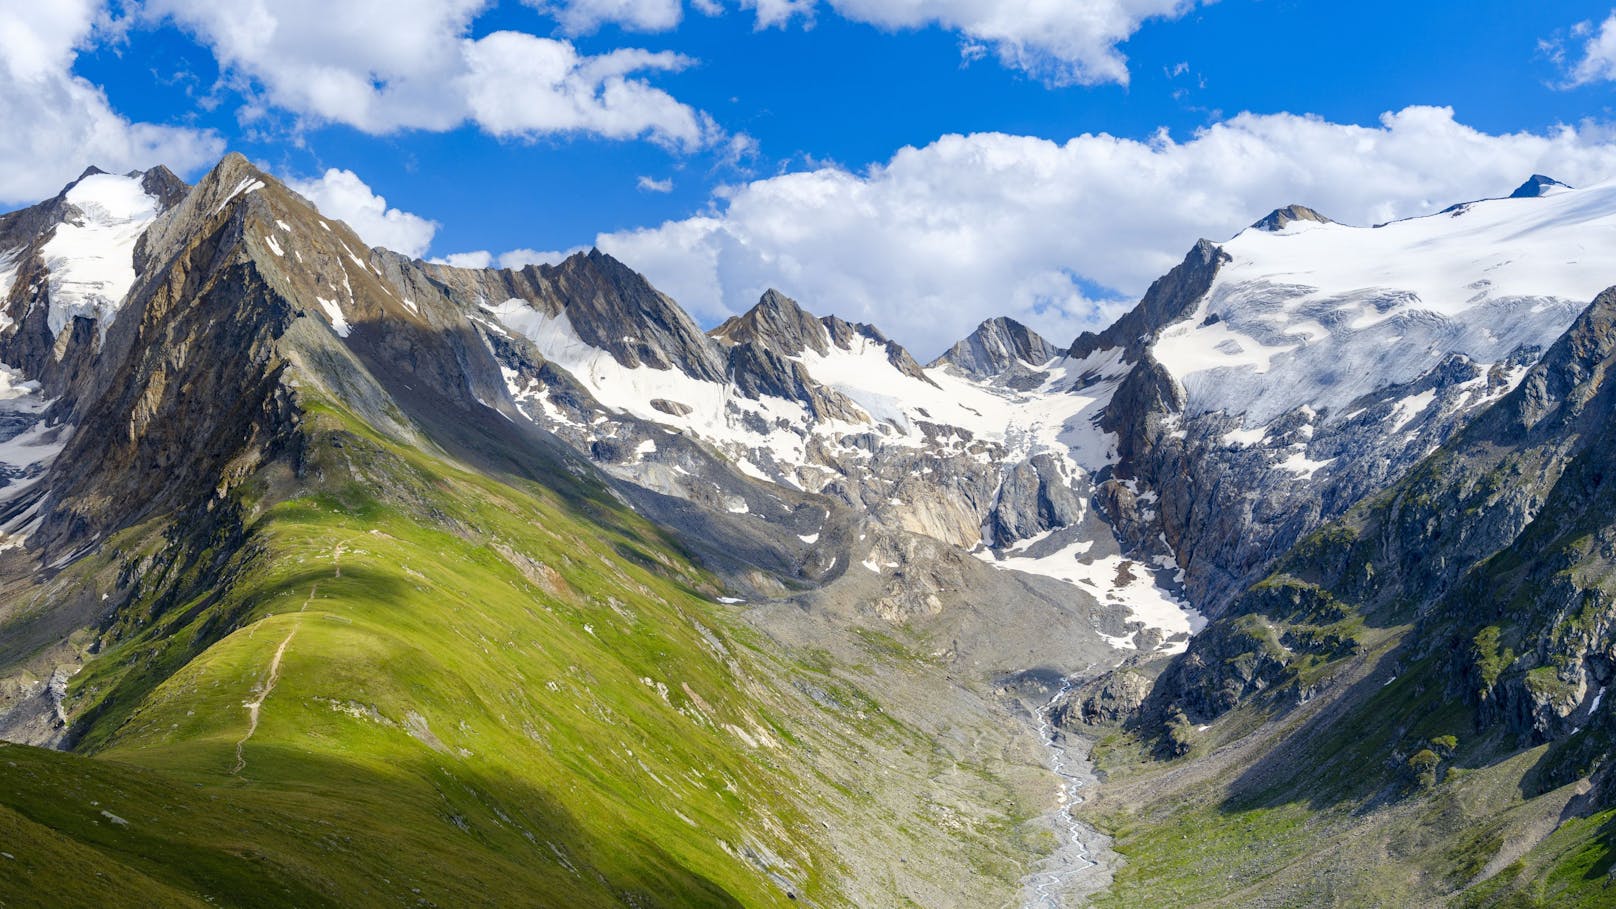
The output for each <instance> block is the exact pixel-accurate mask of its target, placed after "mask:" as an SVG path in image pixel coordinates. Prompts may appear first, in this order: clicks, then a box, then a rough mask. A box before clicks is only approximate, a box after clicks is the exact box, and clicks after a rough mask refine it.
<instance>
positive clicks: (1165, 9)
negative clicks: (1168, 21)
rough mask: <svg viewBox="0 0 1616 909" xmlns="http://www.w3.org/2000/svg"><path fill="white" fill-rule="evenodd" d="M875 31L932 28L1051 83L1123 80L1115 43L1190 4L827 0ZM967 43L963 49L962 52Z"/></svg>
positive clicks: (1174, 0) (1124, 65)
mask: <svg viewBox="0 0 1616 909" xmlns="http://www.w3.org/2000/svg"><path fill="white" fill-rule="evenodd" d="M827 2H828V3H829V4H830V6H831V7H832V8H834V9H835V10H836V12H837V13H839V14H840V15H842V16H845V17H846V18H849V19H854V20H857V21H859V22H868V23H871V24H873V25H878V26H880V27H882V28H891V29H898V28H925V27H927V26H940V27H942V28H946V29H951V30H954V31H958V32H959V33H960V34H961V35H963V36H964V37H965V38H966V39H967V40H968V42H977V43H980V44H982V45H986V46H987V47H989V48H991V49H992V50H993V52H994V53H995V54H996V55H997V56H998V57H999V59H1000V61H1002V62H1003V63H1004V64H1005V65H1006V66H1010V67H1013V68H1016V69H1021V70H1025V71H1027V72H1029V73H1031V74H1033V75H1035V76H1038V77H1040V78H1044V79H1047V80H1049V81H1050V82H1053V83H1056V84H1069V83H1080V84H1085V85H1095V84H1100V83H1105V82H1116V83H1119V84H1123V85H1126V84H1127V82H1128V61H1127V58H1126V57H1124V56H1123V55H1122V52H1121V51H1119V50H1117V45H1118V44H1121V43H1122V42H1124V41H1126V40H1128V38H1130V37H1132V35H1133V33H1134V32H1136V31H1138V30H1139V26H1140V25H1141V24H1142V23H1144V22H1145V21H1146V20H1148V19H1155V18H1176V17H1178V16H1181V15H1183V14H1184V13H1185V12H1187V11H1188V10H1189V9H1190V8H1191V7H1193V6H1194V5H1195V3H1194V0H1026V2H1022V3H1005V2H1003V0H827ZM970 46H971V45H970V44H967V49H968V50H969V48H970Z"/></svg>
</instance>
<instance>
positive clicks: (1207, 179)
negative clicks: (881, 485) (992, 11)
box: [597, 107, 1616, 356]
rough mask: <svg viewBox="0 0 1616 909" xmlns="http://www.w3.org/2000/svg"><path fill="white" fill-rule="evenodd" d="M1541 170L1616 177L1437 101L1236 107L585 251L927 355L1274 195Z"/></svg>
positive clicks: (816, 193) (957, 154)
mask: <svg viewBox="0 0 1616 909" xmlns="http://www.w3.org/2000/svg"><path fill="white" fill-rule="evenodd" d="M1534 172H1540V173H1546V174H1549V175H1551V176H1555V177H1557V178H1559V179H1562V180H1565V181H1567V182H1569V183H1572V184H1573V185H1584V184H1587V183H1591V182H1596V181H1599V180H1602V179H1605V178H1607V177H1611V176H1616V145H1612V144H1610V143H1609V142H1608V136H1607V135H1606V134H1605V133H1603V132H1602V131H1600V130H1598V129H1596V128H1592V127H1588V128H1583V129H1573V128H1570V127H1562V128H1559V129H1556V130H1553V131H1551V132H1549V133H1547V134H1532V133H1513V134H1506V135H1491V134H1487V133H1482V132H1479V131H1477V130H1474V129H1471V128H1470V127H1467V126H1465V125H1463V124H1460V123H1457V122H1455V120H1454V118H1453V112H1452V111H1451V110H1450V109H1447V108H1433V107H1410V108H1407V109H1404V110H1402V111H1399V112H1397V113H1392V114H1387V115H1385V116H1384V117H1383V118H1382V120H1381V122H1380V123H1379V124H1378V125H1375V126H1355V125H1346V124H1338V123H1331V122H1328V121H1325V120H1322V119H1319V118H1316V117H1305V116H1296V115H1291V114H1274V115H1255V114H1242V115H1240V116H1237V117H1234V118H1232V119H1230V120H1227V121H1224V122H1221V123H1218V124H1216V125H1214V126H1212V127H1209V128H1207V129H1204V130H1201V131H1200V132H1198V133H1197V134H1196V135H1194V136H1193V137H1192V138H1190V139H1188V140H1187V141H1183V142H1176V141H1174V140H1172V139H1170V138H1168V137H1167V136H1166V135H1165V134H1163V135H1159V136H1157V137H1155V138H1153V139H1151V140H1150V141H1145V142H1140V141H1134V140H1128V139H1119V138H1115V137H1112V136H1108V135H1103V134H1101V135H1083V136H1079V137H1077V138H1075V139H1072V140H1071V141H1069V142H1066V143H1064V144H1059V143H1055V142H1051V141H1048V140H1044V139H1038V138H1029V137H1023V136H1010V135H1003V134H991V133H990V134H978V135H970V136H945V137H943V138H941V139H939V140H937V141H936V142H934V143H932V144H930V145H928V146H925V147H924V148H905V149H903V150H901V151H899V152H898V153H897V154H896V155H895V156H894V157H893V158H892V159H891V160H890V161H889V162H887V163H886V164H885V165H882V166H879V167H876V168H872V169H871V170H870V171H869V172H867V173H862V174H854V173H849V172H847V171H845V170H839V169H835V168H822V169H819V170H814V171H809V172H801V173H791V174H786V175H783V176H778V177H773V178H770V179H764V180H758V181H756V182H753V183H750V184H747V185H744V186H739V187H734V188H731V189H729V190H726V191H724V192H723V193H722V194H721V196H720V198H718V199H716V200H715V213H709V214H703V215H701V216H698V217H692V218H689V219H686V220H682V221H673V222H669V223H666V224H663V225H661V226H660V227H653V228H647V229H643V230H637V231H624V232H619V233H613V234H604V235H602V236H601V237H599V238H598V241H597V242H598V245H599V246H600V247H601V248H602V249H603V250H605V251H607V252H609V253H611V254H613V255H615V256H617V257H619V258H621V259H622V260H624V261H625V262H627V263H628V264H629V265H631V266H633V267H635V268H638V269H640V270H641V271H643V272H645V273H646V274H647V275H648V276H649V277H650V278H651V280H652V281H653V282H654V283H655V284H656V285H657V286H658V287H660V288H661V289H662V290H664V291H666V292H668V293H669V294H671V295H672V296H673V297H674V298H675V299H677V300H679V301H680V302H681V303H682V304H684V305H685V306H686V307H687V308H689V309H690V310H691V311H692V312H693V313H694V314H696V315H697V316H698V318H700V319H703V320H704V321H707V322H709V323H711V322H713V321H716V320H717V319H719V318H722V317H723V316H724V315H727V314H730V313H733V312H739V311H743V310H744V309H746V308H747V307H749V306H750V305H751V304H752V303H753V302H755V301H756V299H757V297H758V296H759V295H760V294H761V293H762V291H763V290H764V289H766V288H768V287H770V286H775V287H779V288H780V289H781V290H783V291H785V292H786V293H789V294H791V295H793V296H795V297H796V298H797V299H799V300H801V301H802V302H803V304H804V305H805V306H807V307H808V308H809V309H811V310H813V311H816V312H819V313H836V314H838V315H841V316H844V317H847V318H853V319H859V320H863V321H870V322H873V323H875V324H877V325H880V326H881V327H882V328H883V329H884V330H886V331H888V332H889V333H891V334H892V335H894V336H895V337H897V338H898V339H899V340H901V341H902V342H904V343H905V344H908V345H911V346H913V347H914V348H915V351H916V353H917V355H924V356H929V355H932V354H935V353H937V352H939V351H941V350H942V349H944V348H945V347H946V346H947V345H948V344H950V343H952V342H953V341H954V340H957V339H958V338H960V337H962V336H963V335H965V334H966V333H967V332H969V331H970V330H971V329H972V328H973V327H974V326H975V325H976V323H977V322H979V321H981V320H982V319H984V318H987V317H989V316H993V315H1001V314H1004V315H1011V316H1014V317H1016V318H1018V319H1020V320H1022V321H1024V322H1026V323H1028V324H1029V325H1032V326H1034V327H1035V328H1037V329H1039V330H1040V331H1042V332H1045V333H1047V334H1048V335H1049V336H1050V337H1051V338H1052V339H1053V340H1054V341H1056V342H1057V343H1064V342H1066V341H1069V340H1070V339H1071V338H1072V337H1073V336H1075V335H1076V334H1077V332H1078V331H1080V330H1082V329H1084V328H1094V327H1098V326H1101V325H1103V324H1104V323H1105V322H1107V321H1108V320H1109V318H1110V317H1111V316H1112V315H1114V314H1115V313H1116V311H1117V310H1118V308H1119V307H1120V306H1121V305H1123V302H1124V301H1132V300H1134V299H1137V297H1138V295H1139V294H1141V293H1142V292H1143V291H1144V289H1145V287H1146V286H1148V284H1149V283H1150V281H1152V280H1153V279H1155V278H1156V277H1158V276H1160V275H1161V274H1162V273H1163V272H1165V271H1166V270H1167V269H1168V268H1170V267H1172V266H1173V265H1174V264H1176V263H1177V262H1178V261H1179V260H1180V259H1181V258H1182V257H1183V255H1184V253H1185V252H1187V251H1188V249H1189V247H1190V246H1191V245H1192V244H1193V243H1194V242H1195V240H1196V239H1198V238H1200V237H1203V236H1204V237H1208V238H1211V239H1214V240H1216V239H1223V238H1227V237H1228V236H1230V235H1232V234H1234V233H1235V232H1237V231H1238V230H1239V229H1241V228H1243V227H1244V226H1245V225H1247V224H1249V223H1250V222H1252V221H1255V220H1256V219H1257V218H1259V217H1261V216H1262V215H1264V214H1266V213H1267V212H1268V211H1270V210H1272V209H1273V208H1275V207H1277V206H1280V205H1284V204H1287V203H1291V202H1300V203H1304V204H1308V205H1311V206H1313V207H1315V208H1317V209H1319V210H1320V211H1322V212H1323V213H1325V214H1326V215H1329V216H1331V217H1333V218H1336V219H1337V220H1341V221H1346V222H1350V223H1358V224H1372V223H1378V222H1381V221H1386V220H1389V219H1392V218H1397V217H1405V216H1409V215H1417V214H1424V213H1427V212H1430V211H1434V210H1436V209H1438V208H1441V207H1443V206H1446V205H1448V204H1450V203H1452V202H1457V201H1463V200H1467V199H1475V198H1480V197H1484V196H1489V195H1501V194H1504V193H1507V192H1509V191H1510V190H1512V189H1514V187H1515V186H1516V185H1517V184H1519V183H1520V182H1521V181H1522V180H1524V179H1525V178H1526V177H1527V176H1528V175H1530V174H1532V173H1534ZM1096 287H1099V288H1112V289H1114V291H1115V293H1114V294H1112V293H1105V292H1104V291H1100V290H1096ZM1096 298H1099V299H1096Z"/></svg>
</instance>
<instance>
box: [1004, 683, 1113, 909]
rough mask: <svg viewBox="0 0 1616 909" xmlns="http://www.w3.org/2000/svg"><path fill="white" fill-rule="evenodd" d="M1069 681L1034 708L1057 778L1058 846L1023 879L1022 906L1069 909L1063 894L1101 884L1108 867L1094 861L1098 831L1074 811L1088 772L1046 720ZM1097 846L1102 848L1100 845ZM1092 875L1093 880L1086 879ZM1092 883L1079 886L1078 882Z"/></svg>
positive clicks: (1055, 817)
mask: <svg viewBox="0 0 1616 909" xmlns="http://www.w3.org/2000/svg"><path fill="white" fill-rule="evenodd" d="M1072 684H1073V682H1072V680H1071V679H1064V680H1062V682H1061V686H1060V690H1058V691H1056V692H1055V694H1054V695H1053V696H1052V697H1050V699H1049V700H1048V702H1046V703H1045V704H1044V705H1043V706H1042V707H1041V708H1040V709H1039V710H1038V711H1037V720H1038V738H1039V740H1040V741H1042V742H1043V743H1044V746H1045V747H1046V748H1047V749H1048V751H1049V767H1050V769H1051V770H1053V771H1054V772H1055V776H1056V777H1057V778H1058V779H1059V780H1060V789H1059V791H1058V793H1057V798H1056V804H1055V810H1054V811H1053V812H1052V813H1051V814H1050V817H1051V819H1052V820H1053V822H1054V826H1055V836H1056V841H1057V845H1056V847H1055V851H1054V852H1052V853H1050V854H1049V856H1048V857H1046V858H1045V859H1044V860H1043V861H1042V862H1039V864H1038V870H1036V871H1034V872H1033V873H1032V874H1029V875H1027V877H1026V878H1025V879H1023V881H1022V889H1023V893H1024V896H1023V899H1022V905H1023V907H1024V909H1067V903H1066V897H1067V896H1068V895H1070V894H1072V893H1073V892H1074V891H1078V890H1082V891H1083V892H1084V893H1089V892H1093V891H1095V890H1098V889H1100V888H1101V887H1103V886H1104V881H1102V880H1099V879H1098V878H1099V877H1100V876H1102V875H1104V876H1105V877H1109V875H1105V874H1104V873H1105V872H1106V871H1107V870H1108V869H1106V868H1103V867H1102V866H1101V862H1100V861H1099V860H1097V859H1096V856H1095V854H1094V846H1095V845H1096V844H1101V843H1103V837H1102V836H1101V834H1100V833H1099V832H1098V831H1096V830H1094V829H1093V828H1092V827H1089V826H1088V825H1087V824H1084V823H1083V822H1082V821H1079V820H1078V819H1077V817H1076V816H1075V815H1074V814H1073V809H1075V808H1076V807H1077V806H1078V805H1080V804H1082V802H1083V796H1082V794H1081V790H1082V788H1083V787H1084V786H1085V785H1086V784H1087V783H1088V782H1089V780H1090V779H1092V776H1091V775H1089V774H1087V773H1085V772H1082V771H1085V770H1086V763H1085V760H1084V758H1083V757H1082V756H1073V755H1072V754H1071V753H1070V752H1069V751H1068V750H1067V747H1066V745H1065V738H1066V737H1065V735H1064V734H1063V733H1062V732H1061V731H1060V730H1059V729H1057V728H1055V725H1054V724H1053V723H1051V722H1050V719H1049V712H1050V709H1051V708H1052V707H1054V706H1055V704H1056V702H1058V701H1059V700H1060V699H1061V697H1063V696H1064V695H1066V694H1067V693H1068V692H1070V691H1071V690H1072ZM1100 848H1101V849H1102V850H1103V849H1104V846H1103V845H1101V846H1100ZM1087 878H1095V879H1094V880H1092V881H1089V880H1085V879H1087ZM1085 883H1086V884H1089V885H1090V886H1086V887H1079V885H1080V884H1085Z"/></svg>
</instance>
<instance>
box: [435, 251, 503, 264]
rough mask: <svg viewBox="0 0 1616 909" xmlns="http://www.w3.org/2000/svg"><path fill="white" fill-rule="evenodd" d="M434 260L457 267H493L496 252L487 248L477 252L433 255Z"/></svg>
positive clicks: (437, 262)
mask: <svg viewBox="0 0 1616 909" xmlns="http://www.w3.org/2000/svg"><path fill="white" fill-rule="evenodd" d="M432 261H433V262H434V263H436V264H438V265H450V266H453V267H455V268H493V267H494V254H493V253H491V252H489V251H488V250H486V249H479V250H476V251H475V252H461V253H450V254H448V255H447V256H433V257H432Z"/></svg>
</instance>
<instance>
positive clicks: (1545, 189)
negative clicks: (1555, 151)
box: [1509, 174, 1571, 199]
mask: <svg viewBox="0 0 1616 909" xmlns="http://www.w3.org/2000/svg"><path fill="white" fill-rule="evenodd" d="M1570 188H1571V187H1570V186H1568V185H1567V184H1565V183H1561V182H1560V181H1559V180H1556V179H1554V178H1553V177H1545V176H1543V175H1542V174H1533V175H1532V176H1531V177H1529V178H1527V180H1526V182H1525V183H1522V184H1521V185H1520V186H1518V187H1516V188H1515V191H1514V192H1512V193H1510V194H1509V197H1510V198H1511V199H1536V198H1538V197H1540V196H1546V195H1549V194H1550V193H1553V192H1557V191H1560V190H1566V189H1570Z"/></svg>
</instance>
